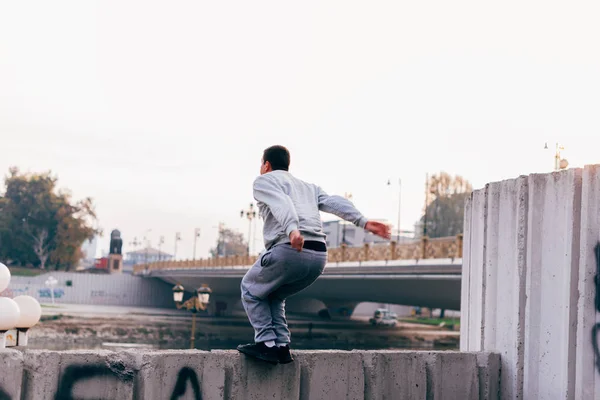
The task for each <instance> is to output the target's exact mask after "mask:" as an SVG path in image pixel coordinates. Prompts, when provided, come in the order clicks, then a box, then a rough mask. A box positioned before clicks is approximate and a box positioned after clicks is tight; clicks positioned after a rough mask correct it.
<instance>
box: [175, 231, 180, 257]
mask: <svg viewBox="0 0 600 400" xmlns="http://www.w3.org/2000/svg"><path fill="white" fill-rule="evenodd" d="M180 240H181V233H180V232H177V233H175V251H174V252H173V260H174V261H175V260H177V242H179V241H180Z"/></svg>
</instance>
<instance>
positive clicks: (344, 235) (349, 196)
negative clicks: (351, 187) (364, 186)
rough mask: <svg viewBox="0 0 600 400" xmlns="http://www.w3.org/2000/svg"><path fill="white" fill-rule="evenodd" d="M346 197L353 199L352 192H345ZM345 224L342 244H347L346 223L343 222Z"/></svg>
mask: <svg viewBox="0 0 600 400" xmlns="http://www.w3.org/2000/svg"><path fill="white" fill-rule="evenodd" d="M344 198H345V199H346V200H351V199H352V193H344ZM342 224H343V226H342V245H345V244H346V223H345V222H342Z"/></svg>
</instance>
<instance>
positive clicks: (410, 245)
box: [133, 234, 463, 274]
mask: <svg viewBox="0 0 600 400" xmlns="http://www.w3.org/2000/svg"><path fill="white" fill-rule="evenodd" d="M462 247H463V236H462V234H459V235H457V236H451V237H444V238H436V239H430V238H428V237H423V238H421V239H420V240H414V241H411V242H403V243H396V242H395V241H391V242H390V243H386V244H374V245H370V244H368V243H367V244H365V245H363V246H359V247H348V246H346V245H342V246H341V247H337V248H332V249H328V260H329V262H353V261H354V262H358V261H393V260H421V259H435V258H451V259H455V258H462ZM257 258H258V256H227V257H213V258H204V259H199V260H181V261H159V262H154V263H149V264H138V265H135V266H134V267H133V273H134V274H143V273H144V272H146V271H151V270H165V269H184V268H202V267H205V268H214V267H227V266H236V265H248V266H250V265H252V264H254V262H256V259H257Z"/></svg>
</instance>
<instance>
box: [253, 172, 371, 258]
mask: <svg viewBox="0 0 600 400" xmlns="http://www.w3.org/2000/svg"><path fill="white" fill-rule="evenodd" d="M254 198H255V199H256V201H257V204H258V208H259V211H260V216H261V217H262V218H263V220H264V222H265V224H264V229H263V236H264V240H265V248H266V249H267V250H268V249H270V248H271V247H272V246H274V245H276V244H280V243H289V241H290V239H289V235H290V232H292V231H293V230H295V229H298V230H300V232H301V233H302V236H304V239H305V240H316V241H319V242H325V237H326V235H325V233H324V232H323V224H322V222H321V215H320V214H319V211H323V212H326V213H330V214H334V215H337V216H338V217H340V218H342V219H344V220H346V221H349V222H352V223H353V224H354V225H356V226H358V227H361V228H364V227H365V224H366V223H367V219H366V218H365V217H364V216H363V215H362V214H361V213H360V211H358V210H357V209H356V208H355V207H354V205H353V204H352V203H351V202H350V201H349V200H347V199H345V198H343V197H341V196H329V195H328V194H327V193H325V192H324V191H323V190H322V189H321V188H320V187H319V186H317V185H314V184H312V183H307V182H304V181H302V180H300V179H298V178H295V177H294V176H292V174H290V173H289V172H287V171H281V170H277V171H272V172H269V173H267V174H264V175H261V176H259V177H258V178H256V180H255V181H254Z"/></svg>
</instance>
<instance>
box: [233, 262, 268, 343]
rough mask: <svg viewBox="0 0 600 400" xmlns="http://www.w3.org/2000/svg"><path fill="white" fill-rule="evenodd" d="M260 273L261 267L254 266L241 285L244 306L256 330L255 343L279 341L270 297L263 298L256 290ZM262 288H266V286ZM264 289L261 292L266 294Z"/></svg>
mask: <svg viewBox="0 0 600 400" xmlns="http://www.w3.org/2000/svg"><path fill="white" fill-rule="evenodd" d="M259 273H260V266H258V265H257V264H255V265H253V266H252V268H250V270H249V271H248V272H247V273H246V275H245V276H244V278H243V279H242V285H241V290H242V305H243V306H244V310H246V315H248V319H249V320H250V324H251V325H252V327H253V328H254V341H255V342H256V343H259V342H266V341H269V340H275V339H277V335H275V332H274V330H273V320H272V318H271V305H270V302H269V298H268V296H264V295H263V296H261V293H257V290H256V289H257V286H258V283H257V278H258V274H259ZM261 286H264V284H262V285H261ZM264 289H265V288H264V287H263V288H262V290H261V292H264ZM253 292H254V293H253Z"/></svg>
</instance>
